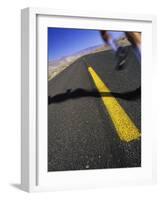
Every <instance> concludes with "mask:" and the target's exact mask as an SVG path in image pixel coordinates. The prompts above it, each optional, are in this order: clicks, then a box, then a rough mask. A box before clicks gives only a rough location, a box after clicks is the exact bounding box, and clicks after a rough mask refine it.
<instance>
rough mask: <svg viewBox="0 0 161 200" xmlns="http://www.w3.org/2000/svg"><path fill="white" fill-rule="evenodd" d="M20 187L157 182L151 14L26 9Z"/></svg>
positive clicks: (50, 188)
mask: <svg viewBox="0 0 161 200" xmlns="http://www.w3.org/2000/svg"><path fill="white" fill-rule="evenodd" d="M21 19H22V20H21V31H22V34H21V44H22V55H21V58H22V59H21V65H22V74H21V78H22V81H21V82H22V88H21V93H22V95H21V96H22V100H21V102H22V104H21V105H22V107H21V110H22V123H21V131H22V140H21V146H22V148H21V151H22V153H21V160H22V161H21V165H22V167H21V169H22V170H21V179H22V180H21V186H22V189H24V190H26V191H30V192H32V191H54V190H59V189H74V188H96V187H106V186H111V185H121V184H125V185H126V184H128V185H129V184H142V183H144V184H147V183H154V182H155V179H156V170H155V148H154V146H155V145H154V142H155V133H154V130H153V118H152V102H151V96H150V91H151V89H152V85H151V69H152V67H153V68H154V67H155V62H154V61H155V17H153V16H137V15H123V14H110V13H106V12H104V13H102V12H100V13H98V12H96V13H86V12H70V11H60V10H52V9H39V8H26V9H23V10H22V17H21Z"/></svg>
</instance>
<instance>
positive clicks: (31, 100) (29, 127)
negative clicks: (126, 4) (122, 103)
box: [21, 8, 156, 192]
mask: <svg viewBox="0 0 161 200" xmlns="http://www.w3.org/2000/svg"><path fill="white" fill-rule="evenodd" d="M21 14H22V15H21V49H22V50H21V66H22V70H21V188H22V189H23V190H25V191H29V192H32V191H42V190H43V191H51V190H53V188H52V187H51V188H41V187H39V185H38V184H37V178H36V177H37V176H38V172H37V159H38V158H37V156H36V155H37V149H38V148H37V146H38V143H37V132H36V130H37V127H36V124H37V123H36V120H37V104H36V96H37V81H36V80H37V66H36V56H37V50H36V40H37V38H36V26H37V24H36V16H37V15H39V14H40V15H55V16H70V17H83V18H93V19H95V18H101V19H103V18H105V19H107V18H108V19H115V20H129V21H131V20H132V21H147V22H151V23H152V27H153V28H152V29H153V30H152V31H153V38H152V44H153V58H152V59H153V63H154V65H155V64H156V63H155V60H156V17H155V16H152V15H132V14H118V13H117V14H116V13H115V14H112V13H108V16H107V14H106V13H103V12H100V13H98V12H96V13H95V12H83V11H81V12H79V11H66V10H53V9H44V8H25V9H23V10H22V12H21ZM153 67H154V66H153ZM154 140H155V138H154ZM154 143H155V141H154ZM154 147H155V144H153V172H152V173H153V175H152V176H153V177H152V179H153V180H152V182H153V183H154V182H156V150H155V148H154Z"/></svg>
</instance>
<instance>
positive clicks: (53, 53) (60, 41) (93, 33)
mask: <svg viewBox="0 0 161 200" xmlns="http://www.w3.org/2000/svg"><path fill="white" fill-rule="evenodd" d="M120 33H121V32H118V31H110V35H112V36H113V38H116V37H118V36H119V35H120ZM103 44H104V42H103V40H102V38H101V36H100V32H99V31H97V30H87V29H86V30H85V29H84V30H83V29H69V28H48V60H49V61H53V60H57V59H60V58H62V57H64V56H70V55H73V54H75V53H76V52H79V51H81V50H83V49H87V48H89V47H93V46H97V45H103Z"/></svg>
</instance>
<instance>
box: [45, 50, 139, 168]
mask: <svg viewBox="0 0 161 200" xmlns="http://www.w3.org/2000/svg"><path fill="white" fill-rule="evenodd" d="M114 64H115V56H114V54H113V52H112V51H111V50H108V51H103V52H99V53H95V54H90V55H86V56H83V57H82V58H80V59H78V60H77V61H76V62H74V63H73V64H71V66H69V67H68V68H66V69H65V70H64V71H63V72H61V73H60V74H59V75H57V76H56V77H54V78H53V79H52V80H50V81H49V82H48V97H49V105H48V171H62V170H83V169H103V168H124V167H140V166H141V136H140V135H141V94H140V93H141V67H140V64H139V63H138V62H137V60H136V56H135V54H134V53H133V51H132V48H131V47H129V54H128V59H127V60H126V64H125V65H126V66H125V69H124V70H122V71H116V70H115V68H114ZM90 69H91V71H90ZM101 84H103V87H104V89H103V91H102V88H103V87H102V85H101ZM133 132H134V134H133Z"/></svg>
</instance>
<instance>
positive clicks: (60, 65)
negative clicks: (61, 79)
mask: <svg viewBox="0 0 161 200" xmlns="http://www.w3.org/2000/svg"><path fill="white" fill-rule="evenodd" d="M109 49H110V47H109V46H107V45H101V46H100V45H99V46H94V47H90V48H87V49H84V50H82V51H79V52H77V53H75V54H73V55H70V56H66V57H62V58H60V59H58V60H53V61H49V63H48V70H49V72H48V79H49V80H50V79H52V78H53V77H55V76H56V75H57V74H59V73H60V72H61V71H62V70H64V69H65V68H66V67H68V66H69V65H71V64H72V63H73V62H75V61H76V60H77V59H78V58H80V57H82V56H84V55H88V54H91V53H96V52H100V51H105V50H109Z"/></svg>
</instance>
